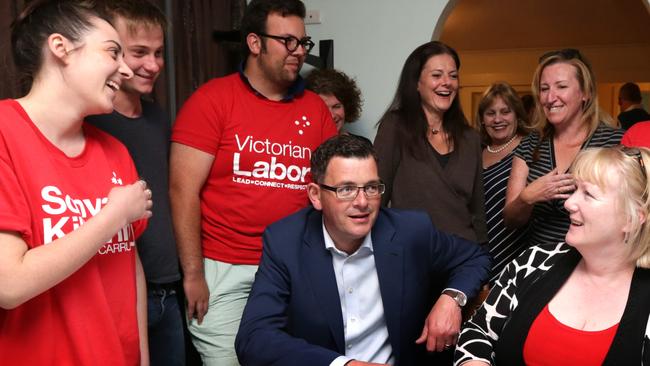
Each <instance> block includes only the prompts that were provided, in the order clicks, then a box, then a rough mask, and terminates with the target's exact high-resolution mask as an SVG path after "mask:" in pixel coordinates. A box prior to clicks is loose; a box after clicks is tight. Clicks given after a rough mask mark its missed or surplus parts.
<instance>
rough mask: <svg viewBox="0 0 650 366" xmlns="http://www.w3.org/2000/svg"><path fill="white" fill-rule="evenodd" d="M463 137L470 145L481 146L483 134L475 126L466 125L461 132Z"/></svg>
mask: <svg viewBox="0 0 650 366" xmlns="http://www.w3.org/2000/svg"><path fill="white" fill-rule="evenodd" d="M461 138H462V139H463V141H464V142H465V143H468V144H470V146H478V148H479V149H480V147H481V135H480V134H479V133H478V131H476V130H475V129H474V128H473V127H470V126H466V127H465V129H464V130H463V133H462V134H461Z"/></svg>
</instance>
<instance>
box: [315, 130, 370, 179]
mask: <svg viewBox="0 0 650 366" xmlns="http://www.w3.org/2000/svg"><path fill="white" fill-rule="evenodd" d="M337 156H338V157H342V158H359V159H365V158H369V157H372V158H373V159H374V160H375V161H377V156H376V155H375V149H374V148H373V146H372V143H371V142H370V140H368V139H367V138H365V137H361V136H355V135H336V136H334V137H331V138H329V139H327V140H326V141H325V142H323V143H322V144H321V145H320V146H319V147H318V148H316V150H314V153H313V154H312V155H311V176H312V181H313V182H314V183H322V182H323V179H324V178H325V172H326V170H327V165H328V164H329V162H330V160H332V158H334V157H337Z"/></svg>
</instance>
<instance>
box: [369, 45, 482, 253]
mask: <svg viewBox="0 0 650 366" xmlns="http://www.w3.org/2000/svg"><path fill="white" fill-rule="evenodd" d="M459 68H460V59H459V57H458V54H457V53H456V51H455V50H454V49H453V48H451V47H449V46H447V45H445V44H444V43H441V42H437V41H434V42H428V43H425V44H423V45H421V46H420V47H418V48H416V49H415V50H414V51H413V52H412V53H411V54H410V55H409V57H408V58H407V59H406V62H405V63H404V67H403V69H402V73H401V76H400V80H399V84H398V86H397V91H396V92H395V98H394V99H393V102H392V104H391V106H390V107H389V108H388V111H387V112H386V113H385V114H384V116H383V117H382V119H381V120H380V121H379V123H378V125H379V129H378V131H377V136H376V138H375V143H374V145H375V149H376V150H377V159H378V168H379V176H380V177H381V179H382V181H383V182H384V183H385V184H386V193H384V195H383V196H382V204H384V205H388V204H389V203H390V205H391V207H394V208H409V209H422V210H424V211H426V212H427V213H428V214H429V215H430V216H431V219H432V220H433V223H434V224H435V225H436V227H437V228H438V229H440V230H442V231H445V232H448V233H452V234H456V235H458V236H460V237H463V238H465V239H468V240H472V241H475V242H479V243H486V242H487V230H486V226H485V208H484V205H483V199H484V197H483V180H482V166H481V143H480V136H479V135H478V133H477V132H476V131H475V130H474V129H472V128H471V127H470V126H469V123H468V122H467V119H466V118H465V116H464V114H463V111H462V109H461V106H460V101H459V100H458V87H459V85H458V84H459V82H458V70H459Z"/></svg>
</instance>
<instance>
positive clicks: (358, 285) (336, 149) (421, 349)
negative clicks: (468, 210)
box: [235, 135, 490, 366]
mask: <svg viewBox="0 0 650 366" xmlns="http://www.w3.org/2000/svg"><path fill="white" fill-rule="evenodd" d="M311 165H312V168H311V172H312V177H313V181H314V182H317V183H310V184H309V186H308V194H309V199H310V201H311V203H312V205H313V208H312V207H310V208H306V209H303V210H301V211H299V212H297V213H295V214H293V215H291V216H289V217H287V218H285V219H283V220H280V221H278V222H276V223H274V224H272V225H270V226H269V227H268V228H267V229H266V231H265V233H264V236H263V241H264V246H263V255H262V261H261V263H260V266H259V269H258V272H257V274H256V276H255V282H254V284H253V289H252V292H251V294H250V297H249V299H248V303H247V305H246V308H245V310H244V315H243V318H242V321H241V325H240V328H239V333H238V334H237V339H236V341H235V348H236V351H237V356H238V358H239V361H240V363H241V364H242V365H251V366H256V365H278V366H280V365H281V366H290V365H308V366H316V365H323V366H326V365H333V366H334V365H348V366H355V365H387V364H395V365H419V364H423V363H425V362H427V357H428V356H429V355H430V354H429V352H431V351H442V350H444V349H448V348H450V347H452V346H453V345H454V344H455V343H456V341H457V335H458V331H459V329H460V323H461V307H462V306H463V305H465V303H466V301H467V297H468V296H469V297H472V296H474V295H475V294H476V293H477V292H478V289H479V287H480V286H481V285H482V284H483V282H484V281H485V280H486V279H487V275H488V270H489V267H490V259H489V257H488V254H487V253H486V252H485V251H484V250H483V249H481V248H480V247H479V246H478V245H476V244H474V243H471V242H469V241H466V240H464V239H461V238H458V237H456V236H452V235H448V234H445V233H442V232H440V231H438V230H436V229H435V228H434V227H433V225H432V224H431V220H430V218H429V217H428V216H427V215H426V214H425V213H422V212H417V211H406V210H394V209H381V208H380V198H381V194H382V193H383V192H384V186H383V184H381V181H380V180H379V176H378V173H377V164H376V159H375V156H374V151H373V148H372V145H371V144H370V142H369V141H368V140H364V139H360V138H358V137H355V136H346V135H339V136H335V137H333V138H331V139H330V140H328V141H326V142H325V143H323V145H321V146H320V147H319V148H318V149H316V151H314V154H313V156H312V159H311ZM368 234H370V235H368ZM441 285H442V287H441ZM442 288H444V289H445V290H444V291H442V293H440V290H441V289H442Z"/></svg>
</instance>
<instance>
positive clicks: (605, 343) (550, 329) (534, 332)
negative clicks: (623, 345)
mask: <svg viewBox="0 0 650 366" xmlns="http://www.w3.org/2000/svg"><path fill="white" fill-rule="evenodd" d="M617 330H618V323H617V324H616V325H614V326H612V327H610V328H607V329H605V330H601V331H583V330H579V329H574V328H571V327H569V326H568V325H565V324H562V323H561V322H560V321H559V320H557V319H556V318H555V317H554V316H553V314H551V312H550V311H549V309H548V305H546V306H545V307H544V309H543V310H542V312H541V313H539V315H538V316H537V318H536V319H535V321H534V322H533V324H532V325H531V327H530V331H528V337H526V342H525V343H524V361H525V363H526V365H529V366H546V365H548V366H574V365H580V366H592V365H593V366H596V365H602V364H603V361H604V360H605V356H606V355H607V351H609V347H610V346H611V344H612V341H613V340H614V336H615V335H616V331H617Z"/></svg>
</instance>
